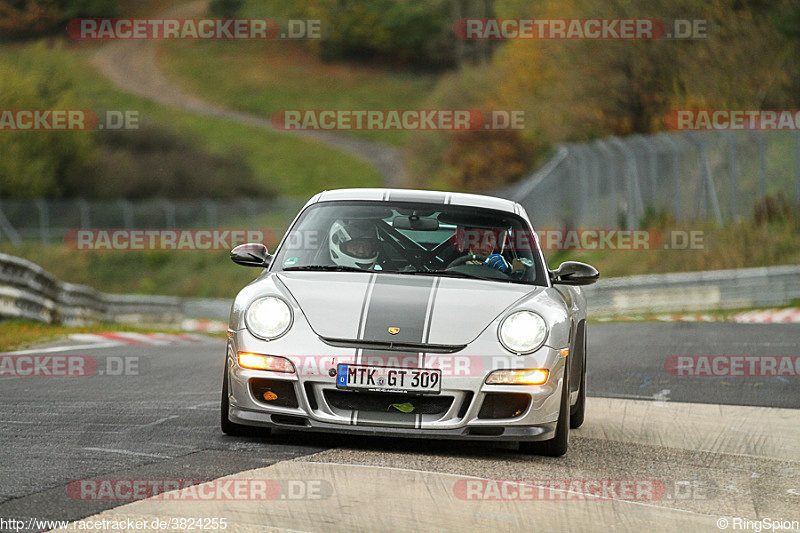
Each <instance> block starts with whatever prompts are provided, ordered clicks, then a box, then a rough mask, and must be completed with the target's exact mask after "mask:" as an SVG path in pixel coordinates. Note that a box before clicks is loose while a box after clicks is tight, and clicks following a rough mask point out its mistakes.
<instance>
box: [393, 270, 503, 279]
mask: <svg viewBox="0 0 800 533" xmlns="http://www.w3.org/2000/svg"><path fill="white" fill-rule="evenodd" d="M391 272H392V274H410V275H412V276H413V275H418V276H447V277H450V278H470V279H480V280H483V281H496V280H494V279H492V278H484V277H481V276H476V275H475V274H467V273H466V272H459V271H456V270H393V271H391Z"/></svg>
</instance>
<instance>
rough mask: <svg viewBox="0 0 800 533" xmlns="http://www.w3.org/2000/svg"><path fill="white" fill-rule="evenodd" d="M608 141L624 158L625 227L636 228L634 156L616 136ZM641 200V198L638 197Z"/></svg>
mask: <svg viewBox="0 0 800 533" xmlns="http://www.w3.org/2000/svg"><path fill="white" fill-rule="evenodd" d="M609 142H611V143H612V144H613V145H614V146H616V147H617V148H618V149H619V151H620V153H621V154H622V156H623V157H624V158H625V198H626V203H627V206H626V209H625V226H626V227H625V229H629V230H633V229H636V226H637V221H636V212H635V211H636V192H637V189H638V187H636V188H635V187H634V182H635V180H636V157H635V156H634V155H633V152H632V151H631V149H630V147H629V146H627V145H626V144H625V143H624V142H622V140H620V139H619V138H618V137H612V138H611V139H610V140H609ZM640 202H641V198H640Z"/></svg>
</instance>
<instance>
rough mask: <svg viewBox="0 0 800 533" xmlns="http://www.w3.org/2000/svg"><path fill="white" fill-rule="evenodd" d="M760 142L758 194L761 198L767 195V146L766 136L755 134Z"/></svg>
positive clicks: (759, 133) (758, 132)
mask: <svg viewBox="0 0 800 533" xmlns="http://www.w3.org/2000/svg"><path fill="white" fill-rule="evenodd" d="M754 135H755V136H756V139H757V141H758V194H759V196H760V197H761V198H764V197H765V196H766V195H767V144H766V140H765V139H764V134H763V133H761V132H760V131H757V132H754Z"/></svg>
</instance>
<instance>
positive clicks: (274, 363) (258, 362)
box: [239, 352, 294, 374]
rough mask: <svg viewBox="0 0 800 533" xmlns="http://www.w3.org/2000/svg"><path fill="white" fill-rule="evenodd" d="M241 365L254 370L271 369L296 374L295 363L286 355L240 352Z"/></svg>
mask: <svg viewBox="0 0 800 533" xmlns="http://www.w3.org/2000/svg"><path fill="white" fill-rule="evenodd" d="M239 366H240V367H242V368H252V369H253V370H271V371H272V372H288V373H289V374H294V365H293V364H292V362H291V361H289V360H288V359H286V358H285V357H278V356H276V355H261V354H257V353H247V352H239Z"/></svg>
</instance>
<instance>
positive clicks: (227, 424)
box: [219, 360, 271, 437]
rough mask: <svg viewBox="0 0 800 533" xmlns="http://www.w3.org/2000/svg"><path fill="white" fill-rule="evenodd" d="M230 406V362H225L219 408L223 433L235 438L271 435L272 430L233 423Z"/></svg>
mask: <svg viewBox="0 0 800 533" xmlns="http://www.w3.org/2000/svg"><path fill="white" fill-rule="evenodd" d="M229 407H230V404H229V403H228V361H227V360H226V361H225V370H224V372H223V373H222V400H221V401H220V406H219V425H220V428H222V432H223V433H225V434H226V435H231V436H233V437H248V436H253V435H262V436H265V435H269V433H270V431H271V430H270V428H261V427H253V426H244V425H242V424H237V423H235V422H231V421H230V419H228V408H229Z"/></svg>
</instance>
